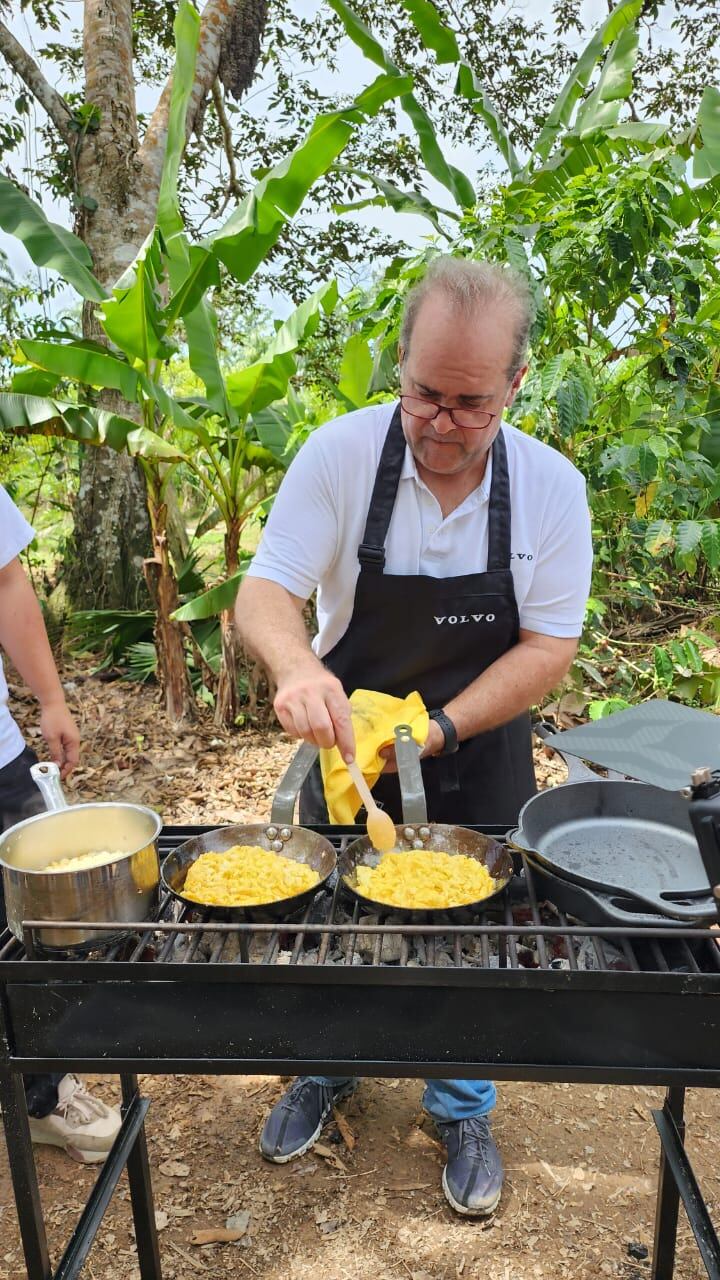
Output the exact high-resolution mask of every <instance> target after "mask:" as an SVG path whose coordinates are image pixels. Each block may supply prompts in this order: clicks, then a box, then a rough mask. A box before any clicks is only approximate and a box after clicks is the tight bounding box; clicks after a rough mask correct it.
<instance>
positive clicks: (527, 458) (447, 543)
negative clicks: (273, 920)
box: [236, 257, 592, 1215]
mask: <svg viewBox="0 0 720 1280" xmlns="http://www.w3.org/2000/svg"><path fill="white" fill-rule="evenodd" d="M530 322H531V303H530V295H529V291H528V289H527V286H526V284H525V282H524V280H523V279H522V277H520V276H518V275H516V274H515V273H514V272H512V271H510V270H508V269H507V268H503V267H501V266H499V265H497V264H492V263H486V262H476V261H464V260H460V259H454V258H449V257H439V258H436V259H435V260H434V261H433V263H432V264H431V265H430V267H429V268H428V270H427V273H426V275H425V277H424V279H423V280H422V281H421V282H420V283H419V284H418V285H416V286H415V288H414V289H413V290H412V291H411V292H410V293H409V295H408V298H407V301H406V304H405V310H404V315H403V320H402V325H401V331H400V344H399V363H400V384H401V394H400V399H399V402H396V403H394V404H382V405H373V406H370V407H368V408H365V409H360V410H358V411H357V412H355V413H350V414H348V415H346V416H344V417H342V418H339V419H336V420H335V421H333V422H329V423H327V424H326V425H325V426H323V427H321V428H320V429H319V430H317V431H316V432H314V433H313V435H312V436H310V438H309V440H308V441H307V443H306V444H305V445H304V446H303V448H302V449H301V451H300V453H299V454H298V456H297V457H296V458H295V460H294V461H293V463H292V465H291V467H290V468H289V470H288V472H287V475H286V476H285V478H284V480H283V483H282V485H281V487H280V490H279V493H278V495H277V497H276V500H275V503H274V505H273V508H272V511H271V514H270V517H269V520H268V523H267V526H266V528H265V531H264V534H263V538H262V541H261V543H260V547H259V549H258V552H257V554H256V556H255V558H254V560H253V562H252V565H251V566H250V568H249V570H248V573H247V576H246V578H245V580H244V582H243V585H242V587H241V590H240V593H239V596H238V602H237V607H236V616H237V624H238V628H239V630H240V633H241V635H242V637H243V639H244V641H245V643H246V645H247V647H248V648H249V649H250V650H252V651H253V652H254V653H255V654H256V655H257V656H258V657H259V658H260V659H261V660H262V662H263V663H264V664H265V666H266V667H267V670H268V672H269V673H270V676H271V677H272V680H273V681H274V683H275V685H276V688H277V693H276V697H275V703H274V705H275V710H276V713H277V715H278V718H279V720H280V722H281V724H282V725H283V727H284V729H286V731H287V732H288V733H290V734H292V735H294V736H296V737H298V738H304V739H305V740H306V741H310V742H314V743H316V744H317V745H318V746H320V747H332V746H333V745H337V747H338V748H339V750H340V751H341V752H342V754H343V756H344V757H345V758H346V759H347V758H349V757H352V756H354V751H355V743H354V738H353V729H352V724H351V719H350V708H349V704H348V697H349V695H350V694H351V693H352V692H353V691H354V690H355V689H356V688H369V689H376V690H380V691H382V692H384V693H388V694H393V695H395V696H398V697H406V696H407V694H409V693H410V692H412V691H413V690H418V691H419V693H420V694H421V696H422V698H423V700H424V702H425V705H426V707H427V708H428V711H429V712H430V728H429V733H428V737H427V740H426V742H425V746H424V749H423V752H422V755H423V777H424V782H425V789H426V794H427V800H428V817H429V818H430V820H431V821H435V822H449V823H460V824H462V823H477V824H479V825H480V826H482V825H483V824H490V823H502V824H505V825H507V826H511V825H513V824H514V823H515V822H516V820H517V816H518V812H519V810H520V807H521V806H522V804H523V803H524V801H525V800H527V799H528V797H529V796H530V795H532V794H533V793H534V791H535V776H534V771H533V762H532V751H531V738H530V721H529V711H528V709H529V708H530V707H531V706H533V705H534V704H536V703H539V702H541V701H542V699H543V697H544V696H545V695H546V694H547V693H548V692H549V691H550V690H551V689H552V688H554V687H555V686H556V685H557V684H558V683H559V681H560V680H561V679H562V678H563V676H564V675H565V673H566V672H567V670H568V668H569V667H570V664H571V662H572V660H573V657H574V655H575V651H576V648H577V642H578V637H579V636H580V633H581V630H582V623H583V615H584V609H585V604H586V600H587V596H588V592H589V586H590V569H591V561H592V550H591V540H590V519H589V513H588V508H587V501H586V497H585V484H584V480H583V477H582V476H581V474H580V473H579V472H578V471H577V470H576V469H575V467H573V466H572V464H571V463H570V462H569V461H568V460H567V459H566V458H564V457H562V455H561V454H559V453H558V452H556V451H555V450H554V449H551V448H550V447H549V446H547V445H545V444H542V443H541V442H540V441H539V440H536V439H534V438H533V437H532V436H529V435H525V434H524V433H523V432H521V431H519V430H518V429H517V428H515V427H511V426H509V425H508V424H507V423H503V421H502V415H503V410H504V409H505V408H506V407H508V406H510V405H511V404H512V402H513V400H514V399H515V396H516V394H517V391H518V388H519V386H520V383H521V382H522V379H523V377H524V375H525V372H526V369H527V362H526V361H527V357H526V348H527V340H528V333H529V329H530ZM316 588H317V591H318V595H317V616H318V627H319V630H318V635H317V636H316V637H315V639H314V641H313V643H312V647H311V644H310V640H309V637H308V634H307V630H306V627H305V623H304V620H303V607H304V605H305V602H306V601H307V600H308V599H309V597H310V596H311V595H312V594H313V592H314V591H315V590H316ZM388 754H389V755H390V756H391V755H392V752H391V751H389V752H388ZM392 770H393V762H392V760H389V765H388V769H386V770H385V772H384V773H383V775H382V777H381V778H380V780H379V782H378V783H377V785H376V787H375V788H374V795H375V798H376V799H377V800H378V801H379V802H381V803H382V804H383V805H384V807H385V808H386V809H387V810H388V811H389V812H390V813H391V815H392V817H393V819H394V820H395V821H400V820H401V818H402V815H401V811H400V803H399V789H398V783H397V775H396V774H395V773H394V772H393V771H392ZM323 820H325V821H326V820H327V816H326V808H325V803H324V798H323V795H322V787H321V782H320V779H319V771H317V773H316V774H315V775H314V776H313V777H312V778H311V780H310V782H309V784H306V788H305V789H304V793H303V797H302V801H301V821H304V822H305V823H314V822H322V821H323ZM355 1086H356V1081H354V1080H345V1079H343V1080H338V1079H329V1078H324V1077H302V1078H300V1079H298V1080H296V1081H295V1083H294V1084H293V1085H292V1086H291V1088H290V1089H289V1090H288V1092H287V1093H286V1094H285V1096H284V1097H283V1098H282V1099H281V1100H280V1102H278V1103H277V1104H276V1106H275V1107H274V1108H273V1110H272V1112H271V1114H270V1115H269V1117H268V1119H267V1121H266V1123H265V1127H264V1129H263V1133H262V1137H261V1140H260V1150H261V1152H262V1154H263V1155H264V1156H265V1157H266V1158H267V1159H269V1160H273V1161H276V1162H278V1163H284V1162H285V1161H287V1160H290V1159H292V1158H293V1157H294V1156H299V1155H302V1154H303V1153H304V1152H305V1151H307V1150H308V1149H309V1148H310V1147H311V1146H312V1145H313V1143H314V1142H315V1141H316V1139H317V1138H318V1136H319V1134H320V1132H321V1130H322V1127H323V1125H324V1124H325V1123H326V1121H327V1120H328V1118H329V1117H330V1116H331V1114H332V1108H333V1105H334V1104H335V1103H336V1102H337V1101H338V1099H339V1098H341V1097H344V1096H345V1095H347V1094H348V1093H350V1092H352V1090H353V1089H354V1088H355ZM494 1104H495V1087H494V1085H493V1084H492V1082H490V1081H471V1080H443V1081H439V1080H429V1081H427V1082H426V1088H425V1093H424V1096H423V1106H424V1107H425V1110H426V1111H427V1112H428V1113H429V1114H430V1115H431V1116H432V1118H433V1120H434V1121H435V1124H436V1126H437V1129H438V1131H439V1133H440V1136H441V1138H442V1140H443V1142H444V1143H445V1145H446V1148H447V1164H446V1166H445V1169H444V1171H443V1179H442V1184H443V1190H444V1192H445V1195H446V1197H447V1199H448V1201H449V1203H450V1204H451V1205H452V1207H453V1208H454V1209H455V1210H457V1211H458V1212H459V1213H462V1214H467V1215H482V1214H488V1213H491V1212H492V1211H493V1210H494V1209H495V1207H496V1205H497V1203H498V1201H499V1199H500V1193H501V1190H502V1179H503V1170H502V1163H501V1160H500V1155H499V1152H498V1150H497V1147H496V1145H495V1142H494V1140H493V1137H492V1134H491V1131H490V1125H489V1121H488V1113H489V1112H490V1111H491V1110H492V1108H493V1106H494Z"/></svg>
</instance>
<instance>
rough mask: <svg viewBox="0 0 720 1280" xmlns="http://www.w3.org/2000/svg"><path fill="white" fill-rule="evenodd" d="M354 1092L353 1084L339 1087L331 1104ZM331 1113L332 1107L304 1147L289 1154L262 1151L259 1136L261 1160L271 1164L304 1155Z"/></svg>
mask: <svg viewBox="0 0 720 1280" xmlns="http://www.w3.org/2000/svg"><path fill="white" fill-rule="evenodd" d="M354 1092H355V1086H354V1085H353V1086H348V1087H346V1088H345V1089H341V1090H340V1092H339V1093H337V1094H336V1095H335V1097H334V1098H333V1106H335V1103H336V1102H342V1101H343V1098H349V1097H350V1094H352V1093H354ZM331 1115H332V1108H331V1109H330V1111H328V1113H327V1115H325V1116H323V1117H322V1120H321V1121H320V1124H319V1125H318V1127H317V1129H316V1130H315V1132H314V1134H313V1135H312V1137H311V1138H308V1140H307V1142H306V1143H305V1145H304V1147H298V1149H297V1151H291V1152H290V1154H289V1155H287V1156H271V1155H268V1153H267V1151H263V1148H262V1136H261V1138H260V1142H259V1143H258V1151H259V1152H260V1155H261V1156H262V1158H263V1160H269V1161H270V1162H271V1163H272V1164H287V1163H288V1161H290V1160H297V1159H299V1158H300V1156H304V1155H305V1153H306V1152H307V1151H309V1150H310V1148H311V1147H314V1146H315V1143H316V1142H317V1140H318V1138H319V1137H320V1134H321V1133H322V1131H323V1129H324V1128H325V1125H326V1124H327V1122H328V1120H329V1119H330V1116H331Z"/></svg>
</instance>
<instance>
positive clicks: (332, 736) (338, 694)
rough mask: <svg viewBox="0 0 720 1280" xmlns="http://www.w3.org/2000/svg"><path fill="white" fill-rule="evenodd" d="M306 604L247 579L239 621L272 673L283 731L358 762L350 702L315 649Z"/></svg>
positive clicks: (239, 602)
mask: <svg viewBox="0 0 720 1280" xmlns="http://www.w3.org/2000/svg"><path fill="white" fill-rule="evenodd" d="M304 605H305V601H304V600H303V599H302V598H301V597H299V596H296V595H293V594H292V593H291V592H290V591H288V590H287V589H286V588H285V587H282V586H280V584H279V583H277V582H271V581H270V580H269V579H268V578H256V577H246V578H245V579H244V581H243V583H242V585H241V587H240V591H239V592H238V597H237V602H236V604H235V622H236V625H237V629H238V632H239V634H240V636H241V638H242V640H243V642H244V644H245V646H246V648H248V649H249V650H250V651H251V652H252V653H253V654H254V655H255V657H256V658H258V659H259V660H260V662H262V664H263V666H264V667H265V668H266V670H267V671H268V673H269V674H270V676H271V678H272V680H273V682H274V684H275V686H276V690H277V691H276V694H275V699H274V703H273V706H274V708H275V714H276V715H277V718H278V720H279V721H280V723H281V725H282V727H283V729H285V731H286V732H287V733H289V734H292V736H293V737H296V738H304V739H305V741H306V742H314V743H315V744H316V746H318V747H333V746H337V747H338V749H339V750H340V752H341V753H342V755H343V757H344V758H345V759H347V758H348V757H350V758H354V756H355V737H354V734H353V728H352V721H351V718H350V703H349V702H348V700H347V697H346V694H345V690H344V689H343V687H342V684H341V683H340V681H339V680H338V679H337V678H336V677H335V676H334V675H332V673H331V672H330V671H327V670H326V668H325V667H324V666H323V664H322V662H321V661H320V659H319V658H317V657H316V656H315V654H314V653H313V651H312V649H311V647H310V637H309V635H308V633H307V628H306V626H305V622H304V619H303V608H304Z"/></svg>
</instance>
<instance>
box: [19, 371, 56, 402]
mask: <svg viewBox="0 0 720 1280" xmlns="http://www.w3.org/2000/svg"><path fill="white" fill-rule="evenodd" d="M61 381H62V379H61V378H59V377H58V376H57V374H55V373H47V372H46V370H45V369H20V370H19V371H18V373H14V374H13V376H12V378H11V379H10V390H11V391H17V392H18V393H19V394H20V395H26V396H50V395H52V393H53V391H54V390H55V388H56V386H57V385H58V383H59V382H61Z"/></svg>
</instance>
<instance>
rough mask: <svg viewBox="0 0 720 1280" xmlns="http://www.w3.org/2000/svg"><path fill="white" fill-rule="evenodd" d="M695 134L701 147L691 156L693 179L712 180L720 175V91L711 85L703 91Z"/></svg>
mask: <svg viewBox="0 0 720 1280" xmlns="http://www.w3.org/2000/svg"><path fill="white" fill-rule="evenodd" d="M697 132H698V133H699V135H700V139H701V141H702V145H701V146H700V147H699V148H698V149H696V151H695V154H694V156H693V177H694V178H714V177H715V176H716V175H717V174H719V173H720V89H716V88H715V87H714V86H713V85H706V87H705V90H704V91H703V96H702V98H701V100H700V110H699V111H698V118H697Z"/></svg>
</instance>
